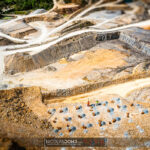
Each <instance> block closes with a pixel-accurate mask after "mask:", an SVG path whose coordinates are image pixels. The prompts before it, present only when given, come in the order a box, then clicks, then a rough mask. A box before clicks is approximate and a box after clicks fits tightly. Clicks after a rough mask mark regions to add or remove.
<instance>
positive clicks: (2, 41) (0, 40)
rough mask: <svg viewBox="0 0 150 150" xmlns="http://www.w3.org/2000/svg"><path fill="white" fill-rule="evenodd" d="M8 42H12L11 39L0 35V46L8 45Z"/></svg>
mask: <svg viewBox="0 0 150 150" xmlns="http://www.w3.org/2000/svg"><path fill="white" fill-rule="evenodd" d="M8 44H14V43H13V42H12V41H10V40H8V39H5V38H2V37H0V46H4V45H8Z"/></svg>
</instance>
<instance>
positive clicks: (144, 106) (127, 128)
mask: <svg viewBox="0 0 150 150" xmlns="http://www.w3.org/2000/svg"><path fill="white" fill-rule="evenodd" d="M119 97H120V96H118V95H104V96H99V97H97V98H95V99H91V98H89V100H90V104H96V101H98V102H99V103H101V104H100V105H99V106H94V107H88V106H87V102H84V101H81V99H80V102H77V103H72V104H71V103H55V104H50V105H48V106H49V111H52V109H56V112H55V113H54V114H53V115H52V116H51V117H50V121H51V123H52V125H53V126H54V131H53V132H55V133H56V132H57V131H56V129H59V128H60V130H59V131H58V133H57V135H58V136H60V137H92V138H93V137H116V138H117V137H122V138H125V137H149V130H150V128H149V119H150V115H149V106H150V105H149V104H148V103H142V102H140V103H139V102H138V103H136V102H134V103H133V102H132V101H128V100H127V99H123V98H119ZM77 107H82V108H81V109H79V110H77V109H76V108H77ZM65 108H68V110H67V111H66V112H65V111H64V112H62V113H61V112H60V111H61V110H65ZM147 111H148V113H147ZM142 112H146V113H142ZM84 114H85V116H84ZM93 114H97V115H96V116H94V115H93ZM79 116H84V117H83V118H80V117H79ZM69 117H70V120H67V119H68V118H69ZM90 124H91V125H90ZM72 127H75V130H74V131H70V129H71V128H72ZM118 144H121V143H118Z"/></svg>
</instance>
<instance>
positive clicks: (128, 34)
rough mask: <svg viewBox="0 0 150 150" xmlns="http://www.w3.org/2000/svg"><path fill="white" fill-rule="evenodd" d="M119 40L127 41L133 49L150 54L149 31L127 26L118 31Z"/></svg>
mask: <svg viewBox="0 0 150 150" xmlns="http://www.w3.org/2000/svg"><path fill="white" fill-rule="evenodd" d="M119 39H120V40H121V41H123V42H125V43H127V44H128V45H129V46H131V47H132V48H133V49H134V50H135V51H137V52H139V53H143V54H144V55H147V56H150V44H149V40H150V31H148V30H143V29H141V28H129V29H125V30H123V31H122V32H121V33H120V38H119Z"/></svg>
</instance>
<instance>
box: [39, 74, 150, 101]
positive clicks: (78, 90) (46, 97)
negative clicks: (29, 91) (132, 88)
mask: <svg viewBox="0 0 150 150" xmlns="http://www.w3.org/2000/svg"><path fill="white" fill-rule="evenodd" d="M149 75H150V72H144V73H140V74H134V75H133V74H131V75H128V76H124V77H121V78H118V79H116V80H115V79H114V80H111V81H105V82H97V83H91V84H86V85H83V86H77V87H74V88H68V89H57V90H55V91H51V92H49V93H48V92H43V93H42V96H43V101H44V102H45V103H47V102H48V103H50V100H51V99H53V98H56V97H65V96H73V95H77V94H83V93H86V92H89V91H92V90H95V89H98V88H103V87H105V86H109V85H112V84H118V83H123V82H126V81H130V80H133V79H138V78H144V77H148V76H149Z"/></svg>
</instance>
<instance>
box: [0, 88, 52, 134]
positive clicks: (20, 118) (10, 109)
mask: <svg viewBox="0 0 150 150" xmlns="http://www.w3.org/2000/svg"><path fill="white" fill-rule="evenodd" d="M33 91H34V92H35V95H37V94H40V90H39V88H36V87H33V88H17V89H12V90H1V91H0V106H1V107H0V114H1V118H0V120H1V121H2V120H3V121H11V122H13V123H23V124H27V125H32V126H33V127H34V128H51V125H50V124H49V123H48V122H47V121H46V120H45V121H43V120H40V119H39V118H38V116H36V115H35V114H34V112H33V111H32V110H31V108H29V107H28V105H27V103H26V101H25V100H24V96H26V94H27V93H29V92H30V93H32V92H33ZM25 93H26V94H25ZM27 95H28V94H27ZM32 95H33V94H32ZM0 134H1V132H0Z"/></svg>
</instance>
